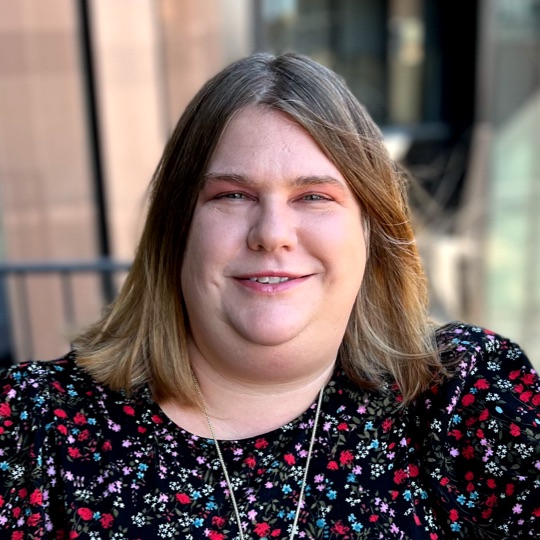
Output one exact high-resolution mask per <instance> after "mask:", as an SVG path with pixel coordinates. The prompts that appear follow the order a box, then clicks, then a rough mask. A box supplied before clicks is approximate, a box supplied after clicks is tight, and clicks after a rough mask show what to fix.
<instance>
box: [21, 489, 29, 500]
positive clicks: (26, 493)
mask: <svg viewBox="0 0 540 540" xmlns="http://www.w3.org/2000/svg"><path fill="white" fill-rule="evenodd" d="M27 495H28V491H26V488H22V489H19V497H20V498H21V499H24V498H25V497H26V496H27Z"/></svg>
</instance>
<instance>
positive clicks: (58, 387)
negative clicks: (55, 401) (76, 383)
mask: <svg viewBox="0 0 540 540" xmlns="http://www.w3.org/2000/svg"><path fill="white" fill-rule="evenodd" d="M51 386H52V387H53V388H54V389H55V390H58V391H59V392H60V393H61V394H65V393H66V390H65V389H64V387H63V386H62V385H61V384H60V383H59V382H58V381H54V382H53V383H52V385H51Z"/></svg>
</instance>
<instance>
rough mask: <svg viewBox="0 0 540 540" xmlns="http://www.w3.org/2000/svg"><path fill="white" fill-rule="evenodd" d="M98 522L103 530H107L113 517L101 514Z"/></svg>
mask: <svg viewBox="0 0 540 540" xmlns="http://www.w3.org/2000/svg"><path fill="white" fill-rule="evenodd" d="M99 521H100V522H101V526H102V527H103V528H104V529H108V528H109V527H110V526H111V525H112V522H113V521H114V517H113V515H112V514H103V515H102V516H101V518H100V520H99Z"/></svg>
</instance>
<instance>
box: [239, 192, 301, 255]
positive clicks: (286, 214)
mask: <svg viewBox="0 0 540 540" xmlns="http://www.w3.org/2000/svg"><path fill="white" fill-rule="evenodd" d="M247 241H248V246H249V248H250V249H252V250H255V251H260V250H262V251H269V252H273V251H277V250H280V249H285V250H291V249H294V248H295V247H296V245H297V243H298V237H297V231H296V224H295V220H294V216H293V211H292V210H291V209H290V208H288V206H287V204H286V203H285V204H280V203H279V202H277V201H267V202H264V203H262V202H261V203H259V205H258V206H257V209H256V211H255V214H254V217H253V222H252V223H251V227H250V230H249V233H248V238H247Z"/></svg>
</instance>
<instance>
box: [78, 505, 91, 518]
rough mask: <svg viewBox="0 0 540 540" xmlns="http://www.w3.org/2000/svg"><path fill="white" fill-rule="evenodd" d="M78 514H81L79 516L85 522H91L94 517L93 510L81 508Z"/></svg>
mask: <svg viewBox="0 0 540 540" xmlns="http://www.w3.org/2000/svg"><path fill="white" fill-rule="evenodd" d="M77 514H79V516H81V518H82V519H84V521H89V520H91V519H92V516H93V515H94V513H93V512H92V510H90V508H84V507H83V508H79V509H78V510H77Z"/></svg>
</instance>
